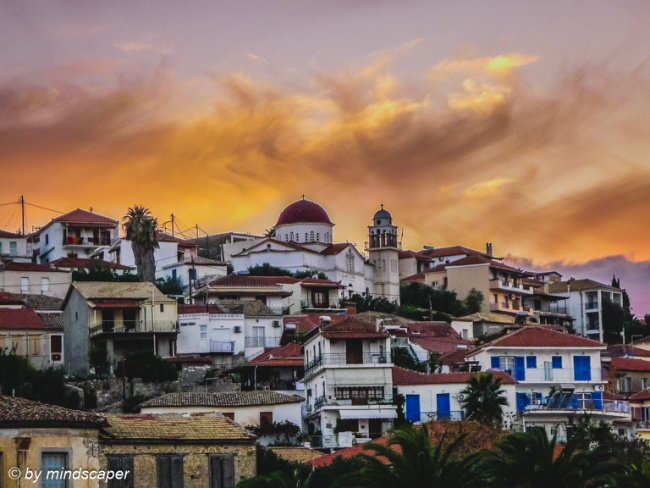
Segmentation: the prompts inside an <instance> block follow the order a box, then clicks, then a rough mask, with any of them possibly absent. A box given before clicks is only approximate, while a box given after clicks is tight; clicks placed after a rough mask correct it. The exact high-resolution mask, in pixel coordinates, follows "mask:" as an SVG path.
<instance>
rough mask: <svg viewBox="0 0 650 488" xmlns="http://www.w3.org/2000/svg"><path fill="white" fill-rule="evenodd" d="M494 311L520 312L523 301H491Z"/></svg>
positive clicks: (491, 307) (491, 308)
mask: <svg viewBox="0 0 650 488" xmlns="http://www.w3.org/2000/svg"><path fill="white" fill-rule="evenodd" d="M490 310H491V311H492V312H519V311H520V310H521V301H520V300H512V301H510V302H504V301H501V302H499V303H490Z"/></svg>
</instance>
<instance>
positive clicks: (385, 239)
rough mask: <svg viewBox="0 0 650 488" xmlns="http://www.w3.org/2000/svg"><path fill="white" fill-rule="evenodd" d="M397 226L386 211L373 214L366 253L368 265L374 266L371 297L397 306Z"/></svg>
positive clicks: (398, 243)
mask: <svg viewBox="0 0 650 488" xmlns="http://www.w3.org/2000/svg"><path fill="white" fill-rule="evenodd" d="M398 239H399V237H398V235H397V226H396V225H393V216H392V215H391V214H390V212H389V211H388V210H385V209H384V204H383V203H382V204H381V209H379V210H377V212H375V215H374V217H373V218H372V225H369V226H368V242H367V243H366V251H367V252H368V256H369V260H370V263H371V264H372V265H373V266H374V271H373V283H374V291H373V295H374V296H377V297H384V298H386V299H388V300H390V301H391V302H396V303H397V304H399V251H400V249H401V248H402V246H401V243H400V242H399V241H398Z"/></svg>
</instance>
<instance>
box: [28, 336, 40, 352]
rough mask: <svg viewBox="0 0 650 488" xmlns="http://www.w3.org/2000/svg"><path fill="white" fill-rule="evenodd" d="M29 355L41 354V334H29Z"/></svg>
mask: <svg viewBox="0 0 650 488" xmlns="http://www.w3.org/2000/svg"><path fill="white" fill-rule="evenodd" d="M28 347H29V351H28V352H29V355H30V356H39V355H40V354H41V336H36V335H33V336H29V345H28Z"/></svg>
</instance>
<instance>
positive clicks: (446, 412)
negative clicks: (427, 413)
mask: <svg viewBox="0 0 650 488" xmlns="http://www.w3.org/2000/svg"><path fill="white" fill-rule="evenodd" d="M436 403H437V405H438V420H451V404H450V402H449V393H438V394H437V395H436Z"/></svg>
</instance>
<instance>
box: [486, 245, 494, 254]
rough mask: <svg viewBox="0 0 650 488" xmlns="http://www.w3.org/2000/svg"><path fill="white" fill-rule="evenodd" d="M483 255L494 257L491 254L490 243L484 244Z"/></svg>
mask: <svg viewBox="0 0 650 488" xmlns="http://www.w3.org/2000/svg"><path fill="white" fill-rule="evenodd" d="M485 254H487V255H489V256H494V254H493V253H492V243H491V242H486V243H485Z"/></svg>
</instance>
